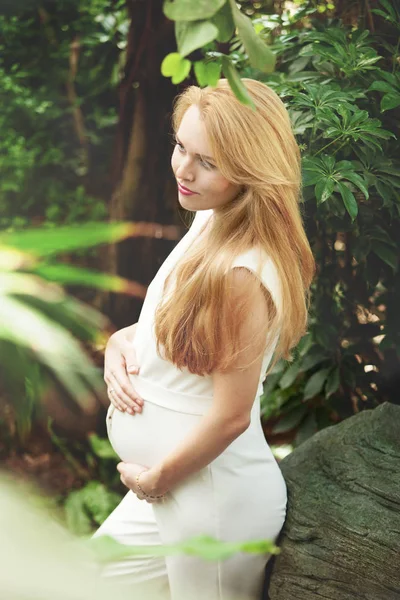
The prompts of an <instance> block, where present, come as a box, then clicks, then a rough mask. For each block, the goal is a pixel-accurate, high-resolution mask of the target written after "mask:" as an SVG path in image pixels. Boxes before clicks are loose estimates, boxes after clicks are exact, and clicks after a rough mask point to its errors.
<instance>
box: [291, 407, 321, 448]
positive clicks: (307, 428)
mask: <svg viewBox="0 0 400 600" xmlns="http://www.w3.org/2000/svg"><path fill="white" fill-rule="evenodd" d="M317 430H318V425H317V419H316V417H315V410H312V411H311V412H310V413H309V414H308V415H307V416H306V417H305V419H303V421H302V422H301V425H300V427H299V429H298V431H297V433H296V437H295V438H294V445H295V447H296V448H297V446H299V445H300V444H302V443H303V442H306V441H307V440H308V439H310V437H312V436H313V435H314V433H316V432H317Z"/></svg>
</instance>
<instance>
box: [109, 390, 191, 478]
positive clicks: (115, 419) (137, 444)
mask: <svg viewBox="0 0 400 600" xmlns="http://www.w3.org/2000/svg"><path fill="white" fill-rule="evenodd" d="M199 419H201V416H199V415H192V414H187V413H181V412H178V411H175V410H170V409H168V408H165V407H164V406H159V405H158V404H154V403H153V402H150V401H148V400H145V402H144V405H143V409H142V412H141V413H137V414H135V415H130V414H129V413H127V412H121V411H119V410H118V409H116V408H115V407H114V406H110V408H109V409H108V413H107V431H108V438H109V440H110V443H111V445H112V447H113V448H114V450H115V452H116V453H117V454H118V456H119V457H120V459H121V460H122V461H124V462H134V463H138V464H141V465H145V466H147V467H152V466H153V465H155V464H157V463H158V462H159V461H160V460H162V459H163V458H165V456H167V455H168V454H169V453H170V452H172V451H173V450H174V449H175V448H176V447H177V445H178V444H179V442H180V441H181V440H183V439H184V438H185V437H186V436H187V435H188V434H189V433H190V430H191V429H192V428H193V427H195V426H196V424H197V423H198V421H199Z"/></svg>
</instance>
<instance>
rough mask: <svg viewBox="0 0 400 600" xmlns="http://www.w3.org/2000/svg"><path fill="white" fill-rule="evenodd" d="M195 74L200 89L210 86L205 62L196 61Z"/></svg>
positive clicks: (194, 64) (194, 65)
mask: <svg viewBox="0 0 400 600" xmlns="http://www.w3.org/2000/svg"><path fill="white" fill-rule="evenodd" d="M193 67H194V74H195V75H196V79H197V83H198V84H199V86H200V87H206V86H207V85H208V76H207V67H206V63H205V62H204V60H196V62H195V63H193Z"/></svg>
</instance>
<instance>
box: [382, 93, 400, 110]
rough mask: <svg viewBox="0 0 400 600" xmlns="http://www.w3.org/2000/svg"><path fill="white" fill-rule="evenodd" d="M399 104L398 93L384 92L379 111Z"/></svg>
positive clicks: (399, 97) (399, 96)
mask: <svg viewBox="0 0 400 600" xmlns="http://www.w3.org/2000/svg"><path fill="white" fill-rule="evenodd" d="M399 105H400V94H386V96H383V98H382V100H381V111H382V112H384V111H385V110H390V109H392V108H396V106H399Z"/></svg>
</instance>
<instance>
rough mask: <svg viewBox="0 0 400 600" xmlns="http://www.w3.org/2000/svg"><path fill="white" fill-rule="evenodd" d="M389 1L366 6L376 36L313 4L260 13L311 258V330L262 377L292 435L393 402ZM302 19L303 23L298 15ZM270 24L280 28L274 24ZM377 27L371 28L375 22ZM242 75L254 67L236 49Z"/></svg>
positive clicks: (396, 220) (395, 103)
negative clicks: (289, 129)
mask: <svg viewBox="0 0 400 600" xmlns="http://www.w3.org/2000/svg"><path fill="white" fill-rule="evenodd" d="M396 10H397V9H395V8H394V7H392V6H391V5H390V3H389V2H387V0H381V2H380V8H379V9H377V10H375V11H374V12H375V13H377V14H379V16H380V17H381V16H383V15H386V16H385V19H386V21H387V22H388V23H390V24H391V26H392V27H391V28H388V30H387V32H386V35H385V37H384V38H383V37H380V35H379V33H377V34H375V35H373V34H371V32H370V31H368V30H364V29H362V28H361V27H360V28H352V29H351V28H349V27H345V26H344V25H343V24H342V23H341V22H340V21H339V20H329V18H328V20H327V21H325V22H323V23H321V21H320V19H315V20H314V19H313V13H315V9H313V8H312V7H310V6H303V7H301V8H300V9H299V10H298V11H297V12H296V13H293V12H291V14H290V15H288V14H287V13H285V12H284V13H283V14H282V15H280V16H275V17H271V16H268V17H265V18H263V17H262V16H258V18H257V19H256V22H257V24H258V28H259V32H260V33H259V34H260V35H261V36H262V37H263V36H266V37H271V36H273V37H274V42H273V44H272V46H271V48H272V50H273V51H274V52H275V53H276V55H277V69H276V72H275V73H273V74H262V75H261V77H260V78H261V79H262V80H263V81H265V82H266V83H267V84H268V85H270V86H271V87H272V88H273V89H275V91H276V92H277V93H278V94H279V95H280V96H281V98H282V100H283V101H284V102H285V104H286V106H287V108H288V110H289V114H290V117H291V120H292V125H293V130H294V132H295V134H296V136H297V139H298V142H299V144H300V147H301V150H302V166H303V190H302V196H303V198H302V200H303V202H302V211H303V214H304V220H305V226H306V230H307V234H308V237H309V240H310V243H311V246H312V249H313V253H314V256H315V258H316V262H317V275H316V278H315V280H314V282H313V286H312V303H311V307H310V318H309V331H308V333H307V335H306V336H305V337H304V338H303V339H302V340H301V342H300V344H299V345H298V347H297V348H296V349H295V351H294V352H293V359H292V360H291V361H280V363H278V364H277V365H276V367H275V369H274V371H273V372H272V373H271V374H270V376H269V377H268V378H267V380H266V383H265V389H264V395H263V398H262V405H263V406H262V409H263V415H264V418H271V417H274V418H277V419H278V420H277V423H276V425H275V426H274V428H273V432H274V433H276V434H287V433H288V432H291V431H293V432H295V433H296V435H295V438H294V446H296V445H298V444H300V443H301V442H302V441H304V440H305V439H307V438H308V437H309V436H311V435H312V434H313V433H314V432H316V431H317V430H318V429H321V428H323V427H326V426H329V425H331V424H332V423H334V422H336V421H338V420H340V419H342V418H345V417H347V416H349V415H351V414H352V413H353V412H355V411H360V410H363V409H364V408H372V407H374V406H376V405H377V404H378V403H380V402H383V401H391V402H399V399H398V385H397V378H398V375H397V374H398V373H399V368H400V318H399V312H398V309H397V307H398V303H399V301H400V274H399V268H398V257H399V251H400V238H399V234H398V232H399V231H400V161H399V156H400V147H399V127H398V124H399V116H400V113H399V110H398V108H399V106H400V96H399V92H400V90H399V81H400V80H399V73H400V62H399V61H400V58H399V47H400V38H399V28H398V22H397V21H396V18H397V17H395V15H397V16H399V15H398V14H397V12H396ZM305 25H306V26H305ZM278 31H279V33H278ZM377 31H378V32H379V28H377ZM238 64H239V65H240V66H241V68H240V69H239V70H240V74H241V76H249V77H253V76H256V77H259V73H258V72H256V71H254V69H252V68H251V66H249V65H248V64H247V62H246V57H245V56H244V55H243V56H242V59H241V60H239V61H238Z"/></svg>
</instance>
